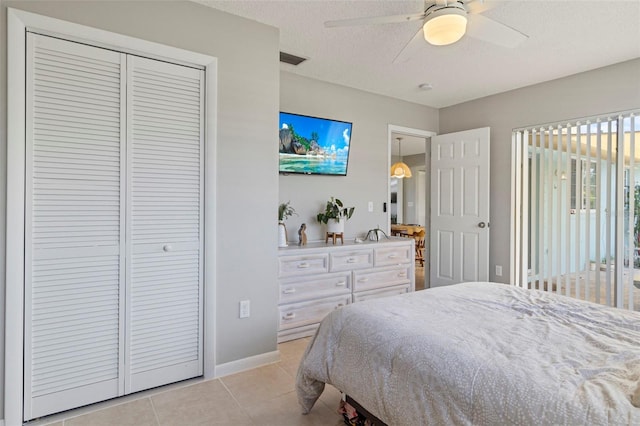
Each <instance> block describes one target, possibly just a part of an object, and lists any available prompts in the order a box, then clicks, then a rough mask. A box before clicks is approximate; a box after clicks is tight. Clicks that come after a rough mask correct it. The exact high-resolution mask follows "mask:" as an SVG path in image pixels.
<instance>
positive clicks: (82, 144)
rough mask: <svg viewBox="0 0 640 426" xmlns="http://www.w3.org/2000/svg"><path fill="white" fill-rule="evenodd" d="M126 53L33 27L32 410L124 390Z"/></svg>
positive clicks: (28, 274) (28, 323) (28, 373)
mask: <svg viewBox="0 0 640 426" xmlns="http://www.w3.org/2000/svg"><path fill="white" fill-rule="evenodd" d="M124 61H125V56H124V55H122V54H120V53H116V52H113V51H109V50H104V49H98V48H94V47H89V46H86V45H82V44H77V43H70V42H66V41H62V40H58V39H55V38H51V37H44V36H39V35H35V34H31V33H29V34H28V37H27V96H26V99H27V105H26V106H27V111H26V112H27V114H26V115H27V140H26V146H25V148H26V152H25V154H26V176H25V179H26V181H25V182H26V193H25V200H26V206H25V324H24V326H25V342H24V345H25V361H24V395H25V396H24V415H25V420H28V419H32V418H36V417H39V416H42V415H46V414H50V413H54V412H58V411H62V410H66V409H69V408H73V407H77V406H80V405H85V404H89V403H92V402H96V401H101V400H105V399H109V398H113V397H115V396H118V395H120V394H122V391H123V389H124V382H123V380H122V375H121V371H122V367H123V363H124V357H123V355H122V347H123V342H124V339H123V336H124V334H123V330H124V322H123V321H124V318H123V315H121V313H122V312H123V311H124V310H123V307H124V292H123V291H122V289H123V287H122V283H123V281H124V257H123V255H124V212H125V210H124V198H123V190H122V189H123V180H122V172H123V164H124V158H123V156H122V155H121V151H122V150H121V141H122V139H123V136H124V132H123V128H122V126H121V123H122V121H123V118H124V115H123V109H122V108H121V105H122V104H123V102H122V101H123V97H124V81H123V79H122V78H121V77H122V72H123V67H124Z"/></svg>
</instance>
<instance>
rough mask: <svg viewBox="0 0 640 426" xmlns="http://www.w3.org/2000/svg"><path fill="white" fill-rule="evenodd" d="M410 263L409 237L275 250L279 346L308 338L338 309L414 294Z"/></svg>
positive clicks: (412, 267) (413, 260)
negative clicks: (374, 299)
mask: <svg viewBox="0 0 640 426" xmlns="http://www.w3.org/2000/svg"><path fill="white" fill-rule="evenodd" d="M414 264H415V255H414V241H413V239H408V238H391V239H388V240H384V241H380V242H364V243H347V242H345V244H344V245H342V244H336V245H333V244H325V243H324V242H320V243H310V244H308V245H306V246H302V247H300V246H289V247H286V248H281V249H279V254H278V279H279V283H280V297H279V302H278V308H279V315H280V317H279V326H278V343H280V342H286V341H287V340H293V339H297V338H300V337H305V336H310V335H312V334H313V333H314V331H315V330H316V328H317V327H318V324H319V323H320V321H321V320H322V319H323V318H324V317H325V316H326V315H327V314H328V313H329V312H331V311H333V310H334V309H337V308H339V307H341V306H344V305H347V304H349V303H354V302H361V301H364V300H367V299H373V298H377V297H386V296H392V295H396V294H401V293H406V292H409V291H414V289H415V277H414V267H415V265H414Z"/></svg>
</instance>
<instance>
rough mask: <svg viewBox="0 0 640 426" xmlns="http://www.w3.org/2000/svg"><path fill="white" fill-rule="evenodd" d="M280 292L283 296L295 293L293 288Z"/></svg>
mask: <svg viewBox="0 0 640 426" xmlns="http://www.w3.org/2000/svg"><path fill="white" fill-rule="evenodd" d="M282 292H283V293H284V294H292V293H295V292H296V289H295V288H285V289H284V290H282Z"/></svg>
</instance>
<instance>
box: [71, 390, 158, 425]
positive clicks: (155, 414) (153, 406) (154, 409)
mask: <svg viewBox="0 0 640 426" xmlns="http://www.w3.org/2000/svg"><path fill="white" fill-rule="evenodd" d="M148 398H149V402H150V403H151V409H152V410H153V415H154V417H155V418H156V424H157V425H158V426H160V418H159V417H158V412H157V411H156V405H155V404H154V403H153V399H152V398H151V397H150V396H149V397H148ZM62 426H64V425H62Z"/></svg>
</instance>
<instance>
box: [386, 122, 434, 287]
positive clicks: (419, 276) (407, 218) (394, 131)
mask: <svg viewBox="0 0 640 426" xmlns="http://www.w3.org/2000/svg"><path fill="white" fill-rule="evenodd" d="M435 134H436V133H435V132H430V131H426V130H421V129H413V128H408V127H401V126H394V125H389V126H388V139H389V163H388V165H387V170H388V171H389V170H390V168H391V165H392V164H394V163H396V162H398V161H402V162H403V163H405V164H406V165H407V166H408V167H409V168H410V170H411V177H410V178H395V177H391V176H389V179H388V191H387V193H388V199H387V205H388V206H389V208H388V209H387V230H386V231H387V234H389V235H392V233H393V232H392V225H393V227H394V228H396V226H397V225H402V224H404V225H415V226H418V227H421V228H423V229H424V231H425V232H424V233H425V237H424V241H425V247H424V249H423V253H422V257H423V258H425V259H426V257H425V254H426V253H428V250H429V248H428V235H429V210H430V197H429V192H428V188H430V182H429V181H430V177H429V173H428V170H429V164H430V158H431V157H430V149H429V142H430V139H431V137H432V136H435ZM413 229H417V228H412V229H411V235H409V234H407V235H406V236H407V237H409V236H412V234H413ZM425 277H426V278H425ZM415 283H416V290H422V289H425V288H429V262H428V261H427V260H425V261H420V260H417V261H416V269H415Z"/></svg>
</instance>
